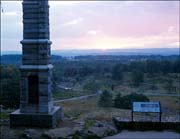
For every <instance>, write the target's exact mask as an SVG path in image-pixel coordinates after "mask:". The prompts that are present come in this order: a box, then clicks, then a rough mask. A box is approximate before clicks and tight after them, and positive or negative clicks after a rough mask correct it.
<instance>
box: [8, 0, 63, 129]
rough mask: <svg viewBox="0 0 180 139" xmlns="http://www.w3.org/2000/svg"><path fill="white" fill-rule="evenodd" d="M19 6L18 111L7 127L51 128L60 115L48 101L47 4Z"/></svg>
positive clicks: (36, 1)
mask: <svg viewBox="0 0 180 139" xmlns="http://www.w3.org/2000/svg"><path fill="white" fill-rule="evenodd" d="M22 4H23V40H22V41H21V44H22V52H23V53H22V65H21V66H20V71H21V86H20V87H21V94H20V109H18V110H16V111H15V112H13V113H11V115H10V125H11V127H14V126H40V127H54V126H55V125H56V124H57V122H58V120H59V119H60V118H61V114H62V111H61V108H60V107H55V106H54V104H53V97H52V81H51V78H52V69H53V65H52V64H51V62H50V46H51V41H50V40H49V39H50V37H49V36H50V34H49V5H48V0H24V1H23V3H22Z"/></svg>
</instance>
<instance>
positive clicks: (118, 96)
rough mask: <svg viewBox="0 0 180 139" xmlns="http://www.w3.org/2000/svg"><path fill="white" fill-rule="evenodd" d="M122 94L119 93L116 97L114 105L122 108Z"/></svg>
mask: <svg viewBox="0 0 180 139" xmlns="http://www.w3.org/2000/svg"><path fill="white" fill-rule="evenodd" d="M122 101H123V100H122V96H121V93H118V94H117V96H116V97H115V99H114V106H115V107H116V108H120V106H121V105H122Z"/></svg>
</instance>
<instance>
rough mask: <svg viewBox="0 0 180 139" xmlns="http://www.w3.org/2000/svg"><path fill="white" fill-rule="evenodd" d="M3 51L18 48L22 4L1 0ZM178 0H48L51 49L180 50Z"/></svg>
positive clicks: (21, 26)
mask: <svg viewBox="0 0 180 139" xmlns="http://www.w3.org/2000/svg"><path fill="white" fill-rule="evenodd" d="M2 7H3V12H2V13H1V50H2V51H19V50H21V44H20V43H19V41H20V40H22V38H23V36H22V32H23V30H22V28H23V24H22V5H21V2H16V1H11V2H10V1H9V2H5V1H3V2H2ZM179 8H180V7H179V2H178V1H174V2H173V1H152V2H150V1H137V2H135V1H134V2H133V1H112V2H110V1H96V2H95V1H94V2H90V1H89V2H88V1H68V2H63V1H61V2H60V1H50V32H51V41H52V42H53V44H52V50H57V49H58V50H62V49H102V50H106V49H117V48H120V49H121V48H124V49H126V48H177V47H179Z"/></svg>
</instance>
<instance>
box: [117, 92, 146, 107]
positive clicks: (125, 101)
mask: <svg viewBox="0 0 180 139" xmlns="http://www.w3.org/2000/svg"><path fill="white" fill-rule="evenodd" d="M135 101H140V102H146V101H149V99H148V98H147V97H146V96H145V95H142V94H136V93H132V94H130V95H126V96H123V97H121V95H120V94H118V95H117V96H116V97H115V99H114V106H115V107H116V108H122V109H131V105H132V102H135Z"/></svg>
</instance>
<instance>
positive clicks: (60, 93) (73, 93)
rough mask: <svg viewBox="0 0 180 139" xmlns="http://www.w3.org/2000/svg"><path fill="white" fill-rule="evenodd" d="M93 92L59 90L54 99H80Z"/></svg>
mask: <svg viewBox="0 0 180 139" xmlns="http://www.w3.org/2000/svg"><path fill="white" fill-rule="evenodd" d="M90 94H92V92H90V91H88V90H86V91H74V90H62V89H58V90H57V91H56V92H55V93H54V94H53V97H54V99H55V100H57V99H68V98H72V97H79V96H84V95H90Z"/></svg>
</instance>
